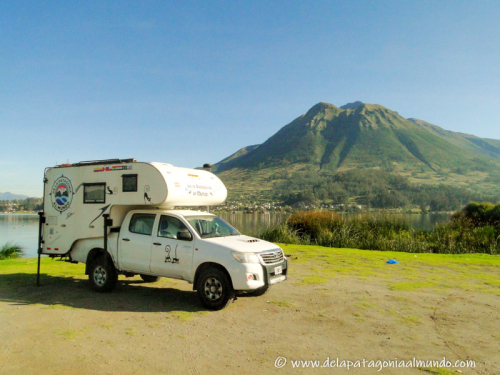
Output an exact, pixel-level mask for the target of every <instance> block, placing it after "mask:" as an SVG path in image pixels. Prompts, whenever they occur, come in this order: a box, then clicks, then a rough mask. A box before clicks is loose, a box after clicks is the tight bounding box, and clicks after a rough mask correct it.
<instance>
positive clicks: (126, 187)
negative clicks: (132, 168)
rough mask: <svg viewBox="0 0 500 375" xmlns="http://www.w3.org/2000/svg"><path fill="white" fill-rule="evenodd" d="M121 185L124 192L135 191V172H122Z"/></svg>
mask: <svg viewBox="0 0 500 375" xmlns="http://www.w3.org/2000/svg"><path fill="white" fill-rule="evenodd" d="M122 179H123V181H122V182H123V186H122V191H123V192H124V193H126V192H131V191H137V175H136V174H124V175H122Z"/></svg>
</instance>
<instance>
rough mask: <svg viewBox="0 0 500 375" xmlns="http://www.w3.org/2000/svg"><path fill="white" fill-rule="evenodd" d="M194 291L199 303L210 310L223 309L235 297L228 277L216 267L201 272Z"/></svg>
mask: <svg viewBox="0 0 500 375" xmlns="http://www.w3.org/2000/svg"><path fill="white" fill-rule="evenodd" d="M196 289H197V292H198V296H199V297H200V299H201V302H202V303H203V304H204V305H205V306H206V307H207V308H209V309H210V310H221V309H223V308H224V307H226V306H227V305H229V304H230V303H231V302H233V300H234V298H235V296H236V293H235V291H234V289H233V285H232V283H231V280H230V279H229V277H228V276H227V275H226V274H225V272H223V271H222V270H220V269H219V268H216V267H208V268H206V269H204V270H203V271H202V272H201V275H200V277H199V279H198V283H197V288H196Z"/></svg>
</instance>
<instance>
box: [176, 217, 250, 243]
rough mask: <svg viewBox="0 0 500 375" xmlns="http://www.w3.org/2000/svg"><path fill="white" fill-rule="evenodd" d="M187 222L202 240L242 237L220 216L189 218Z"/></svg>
mask: <svg viewBox="0 0 500 375" xmlns="http://www.w3.org/2000/svg"><path fill="white" fill-rule="evenodd" d="M186 220H187V221H188V222H189V224H191V226H192V227H193V228H194V229H195V230H196V231H197V232H198V234H199V235H200V237H201V238H210V237H225V236H238V235H240V232H238V231H237V230H236V229H234V228H233V227H232V226H231V225H229V224H228V223H226V222H225V221H224V220H222V219H221V218H220V217H218V216H208V215H207V216H188V217H186Z"/></svg>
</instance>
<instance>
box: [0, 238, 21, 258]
mask: <svg viewBox="0 0 500 375" xmlns="http://www.w3.org/2000/svg"><path fill="white" fill-rule="evenodd" d="M22 256H24V248H23V247H22V246H21V245H18V244H13V243H10V242H7V243H6V244H5V245H3V246H2V248H1V249H0V260H4V259H8V258H20V257H22Z"/></svg>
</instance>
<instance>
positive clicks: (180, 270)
mask: <svg viewBox="0 0 500 375" xmlns="http://www.w3.org/2000/svg"><path fill="white" fill-rule="evenodd" d="M109 240H110V242H114V241H116V243H114V244H113V245H114V246H110V250H111V252H110V254H111V256H112V259H113V265H114V267H115V269H116V270H117V273H124V274H140V275H141V276H150V277H151V280H153V279H154V278H157V277H171V278H177V279H182V280H186V281H187V282H189V283H192V284H193V288H194V289H195V290H197V291H198V294H199V295H200V298H201V300H202V302H203V303H204V304H205V305H206V306H207V307H210V308H217V307H220V305H224V306H225V305H227V304H228V303H229V302H230V301H232V299H234V296H235V294H236V293H237V292H250V293H253V294H256V295H258V294H263V293H264V292H266V291H267V290H268V289H269V287H270V286H271V285H272V284H275V283H277V282H280V281H284V280H285V279H286V273H287V260H286V258H285V256H284V254H283V251H282V249H281V248H279V247H278V246H276V245H274V244H272V243H269V242H267V241H263V240H260V239H256V238H252V237H248V236H245V235H242V234H241V233H239V232H238V231H237V230H236V229H235V228H233V227H232V226H231V225H229V224H228V223H227V222H225V221H224V220H223V219H221V218H220V217H218V216H216V215H213V214H210V213H207V212H201V211H190V210H132V211H130V212H129V213H128V214H127V216H126V217H125V219H124V221H123V223H122V226H121V228H120V230H119V233H117V235H115V236H110V238H109ZM209 270H211V272H207V271H209ZM101 272H102V267H101V269H99V270H98V271H97V274H96V275H90V280H91V283H94V284H96V285H94V288H96V289H97V290H102V289H107V288H108V287H109V286H108V285H106V282H104V283H103V282H102V281H101V284H99V283H97V282H96V280H101V279H100V277H101V274H100V273H101Z"/></svg>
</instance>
